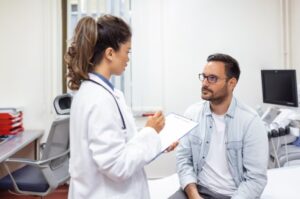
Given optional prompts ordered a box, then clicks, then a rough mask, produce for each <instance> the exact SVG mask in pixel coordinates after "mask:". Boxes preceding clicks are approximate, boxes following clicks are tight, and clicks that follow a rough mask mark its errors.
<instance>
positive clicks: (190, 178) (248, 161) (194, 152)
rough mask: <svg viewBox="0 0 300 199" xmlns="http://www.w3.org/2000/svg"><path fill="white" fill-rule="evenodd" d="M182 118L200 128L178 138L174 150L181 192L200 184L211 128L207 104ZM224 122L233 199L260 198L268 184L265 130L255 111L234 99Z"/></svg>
mask: <svg viewBox="0 0 300 199" xmlns="http://www.w3.org/2000/svg"><path fill="white" fill-rule="evenodd" d="M185 116H186V117H187V118H190V119H192V120H194V121H196V122H199V125H198V126H197V127H196V128H195V129H194V130H193V131H191V132H190V133H189V134H188V135H187V136H185V137H183V138H182V139H181V141H180V144H179V146H178V149H177V153H176V159H177V173H178V175H179V180H180V185H181V187H182V189H184V188H185V187H186V186H187V185H188V184H190V183H197V184H199V173H200V172H201V171H202V167H203V165H204V164H205V158H206V157H207V154H208V151H209V146H210V141H211V134H212V133H213V128H214V125H213V117H212V112H211V109H210V105H209V102H207V101H204V102H200V103H197V104H194V105H192V106H190V107H189V108H188V109H187V111H186V113H185ZM225 123H226V129H225V139H226V149H227V160H228V167H229V171H230V173H231V174H232V177H233V180H234V182H235V184H236V187H237V190H236V191H235V192H234V194H233V196H232V198H234V199H248V198H249V199H250V198H251V199H252V198H259V197H260V195H261V194H262V192H263V190H264V187H265V186H266V183H267V165H268V154H269V150H268V138H267V132H266V128H265V126H264V124H263V122H262V121H261V119H260V118H259V116H258V115H257V114H256V113H255V111H253V110H252V109H251V108H249V107H248V106H246V105H244V104H242V103H241V102H239V101H238V100H237V99H236V98H235V97H233V98H232V100H231V104H230V106H229V108H228V111H227V113H226V114H225ZM215 155H218V154H215Z"/></svg>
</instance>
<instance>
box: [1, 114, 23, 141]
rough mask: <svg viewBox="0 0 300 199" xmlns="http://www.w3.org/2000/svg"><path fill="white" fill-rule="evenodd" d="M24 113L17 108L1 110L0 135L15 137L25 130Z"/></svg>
mask: <svg viewBox="0 0 300 199" xmlns="http://www.w3.org/2000/svg"><path fill="white" fill-rule="evenodd" d="M22 115H23V113H22V111H20V110H18V109H16V108H0V135H14V134H16V133H19V132H21V131H23V130H24V128H23V124H22V120H23V118H22Z"/></svg>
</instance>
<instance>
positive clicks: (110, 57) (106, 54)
mask: <svg viewBox="0 0 300 199" xmlns="http://www.w3.org/2000/svg"><path fill="white" fill-rule="evenodd" d="M113 53H114V49H113V48H111V47H109V48H106V50H105V51H104V57H105V58H106V59H108V60H109V61H112V60H113Z"/></svg>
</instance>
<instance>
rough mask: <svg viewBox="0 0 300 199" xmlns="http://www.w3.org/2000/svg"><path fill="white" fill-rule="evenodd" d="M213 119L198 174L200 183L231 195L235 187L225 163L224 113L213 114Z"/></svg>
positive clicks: (212, 189) (215, 190)
mask: <svg viewBox="0 0 300 199" xmlns="http://www.w3.org/2000/svg"><path fill="white" fill-rule="evenodd" d="M213 119H214V125H215V128H214V131H213V133H212V135H211V143H210V148H209V151H208V154H207V157H206V162H205V164H204V166H203V169H202V171H201V173H200V176H199V178H200V184H201V185H202V186H205V187H206V188H208V189H209V190H211V191H213V192H216V193H219V194H223V195H227V196H231V195H232V194H233V192H234V191H235V190H236V187H235V183H234V181H233V178H232V175H231V173H230V171H229V168H228V163H227V156H226V144H225V141H226V140H225V128H226V124H225V118H224V115H216V114H213Z"/></svg>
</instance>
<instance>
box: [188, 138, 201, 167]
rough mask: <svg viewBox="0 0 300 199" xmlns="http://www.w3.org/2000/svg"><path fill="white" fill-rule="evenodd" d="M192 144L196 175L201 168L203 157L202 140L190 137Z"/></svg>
mask: <svg viewBox="0 0 300 199" xmlns="http://www.w3.org/2000/svg"><path fill="white" fill-rule="evenodd" d="M190 143H191V149H192V159H193V166H194V170H195V172H196V173H198V172H197V171H198V168H199V157H201V154H200V153H201V145H202V140H201V139H200V138H199V137H198V136H193V135H191V136H190Z"/></svg>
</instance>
